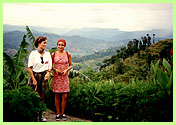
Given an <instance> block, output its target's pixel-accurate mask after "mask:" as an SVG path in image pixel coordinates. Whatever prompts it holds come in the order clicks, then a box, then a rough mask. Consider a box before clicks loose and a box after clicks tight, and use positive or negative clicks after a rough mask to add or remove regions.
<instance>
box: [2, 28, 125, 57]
mask: <svg viewBox="0 0 176 125" xmlns="http://www.w3.org/2000/svg"><path fill="white" fill-rule="evenodd" d="M24 34H26V32H25V31H24V32H23V31H11V32H5V33H3V49H4V51H8V49H18V48H19V46H20V43H21V40H22V37H23V35H24ZM33 35H34V36H35V37H37V36H39V35H42V36H46V37H47V38H48V40H47V41H48V44H47V49H48V50H49V49H51V48H53V47H56V43H57V40H58V39H59V38H64V39H65V40H66V41H67V47H66V50H67V51H69V52H70V53H72V55H73V56H83V55H89V54H93V53H94V52H97V51H100V50H103V49H108V48H110V47H112V46H120V45H121V44H122V43H118V42H116V43H114V44H112V43H108V42H107V41H103V40H98V39H91V38H85V37H80V36H60V35H56V34H53V33H33Z"/></svg>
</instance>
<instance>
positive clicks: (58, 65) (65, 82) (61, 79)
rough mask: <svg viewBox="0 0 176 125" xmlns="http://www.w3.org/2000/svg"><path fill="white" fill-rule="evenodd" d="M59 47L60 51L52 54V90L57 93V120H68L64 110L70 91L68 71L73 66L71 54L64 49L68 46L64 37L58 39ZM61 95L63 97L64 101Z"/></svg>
mask: <svg viewBox="0 0 176 125" xmlns="http://www.w3.org/2000/svg"><path fill="white" fill-rule="evenodd" d="M57 47H58V51H56V52H54V53H52V54H51V57H52V59H53V63H54V67H53V70H54V74H53V80H52V91H53V92H54V93H55V106H56V110H57V114H56V120H60V118H62V119H63V120H66V119H67V117H66V115H65V114H64V111H65V108H66V103H67V95H68V92H69V91H70V89H69V78H68V71H69V70H70V69H71V68H72V61H71V54H70V53H68V52H66V51H64V48H65V47H66V41H65V40H64V39H59V40H58V42H57ZM60 96H61V97H62V102H61V98H60ZM60 107H61V110H60Z"/></svg>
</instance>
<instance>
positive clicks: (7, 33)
mask: <svg viewBox="0 0 176 125" xmlns="http://www.w3.org/2000/svg"><path fill="white" fill-rule="evenodd" d="M29 28H30V30H31V31H32V33H33V35H34V36H35V37H37V36H39V35H42V36H46V37H47V38H48V44H47V49H50V48H53V47H56V43H57V40H58V39H59V38H64V39H65V40H66V41H67V47H66V50H68V51H69V52H71V53H72V55H73V56H84V55H89V54H93V53H95V52H98V51H101V50H104V49H108V48H112V47H120V46H122V45H126V44H127V43H128V42H129V41H130V40H133V39H138V40H141V36H146V34H149V35H150V36H151V37H152V35H153V34H155V40H156V41H158V40H160V39H167V38H173V31H172V30H168V29H153V30H146V31H133V32H127V31H120V30H119V29H115V28H114V29H110V28H81V29H63V28H46V27H36V26H29ZM26 33H27V32H26V29H25V26H16V25H7V24H4V25H3V49H4V51H8V49H17V48H18V47H19V45H20V43H21V40H22V37H23V35H24V34H26Z"/></svg>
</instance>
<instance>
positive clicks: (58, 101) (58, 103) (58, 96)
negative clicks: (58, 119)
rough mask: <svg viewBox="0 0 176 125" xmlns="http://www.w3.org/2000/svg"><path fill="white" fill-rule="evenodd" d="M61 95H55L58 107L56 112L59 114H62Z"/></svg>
mask: <svg viewBox="0 0 176 125" xmlns="http://www.w3.org/2000/svg"><path fill="white" fill-rule="evenodd" d="M60 104H61V103H60V94H58V93H55V106H56V111H57V114H59V115H60V114H61V112H60Z"/></svg>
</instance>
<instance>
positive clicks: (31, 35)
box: [26, 26, 35, 50]
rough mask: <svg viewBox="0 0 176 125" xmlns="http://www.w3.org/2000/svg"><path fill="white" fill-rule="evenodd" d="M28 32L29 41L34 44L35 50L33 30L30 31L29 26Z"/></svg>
mask: <svg viewBox="0 0 176 125" xmlns="http://www.w3.org/2000/svg"><path fill="white" fill-rule="evenodd" d="M26 31H27V37H28V38H29V41H30V42H31V44H32V50H34V49H35V45H34V41H35V37H34V35H33V34H32V32H31V30H30V29H29V27H28V26H26Z"/></svg>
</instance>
